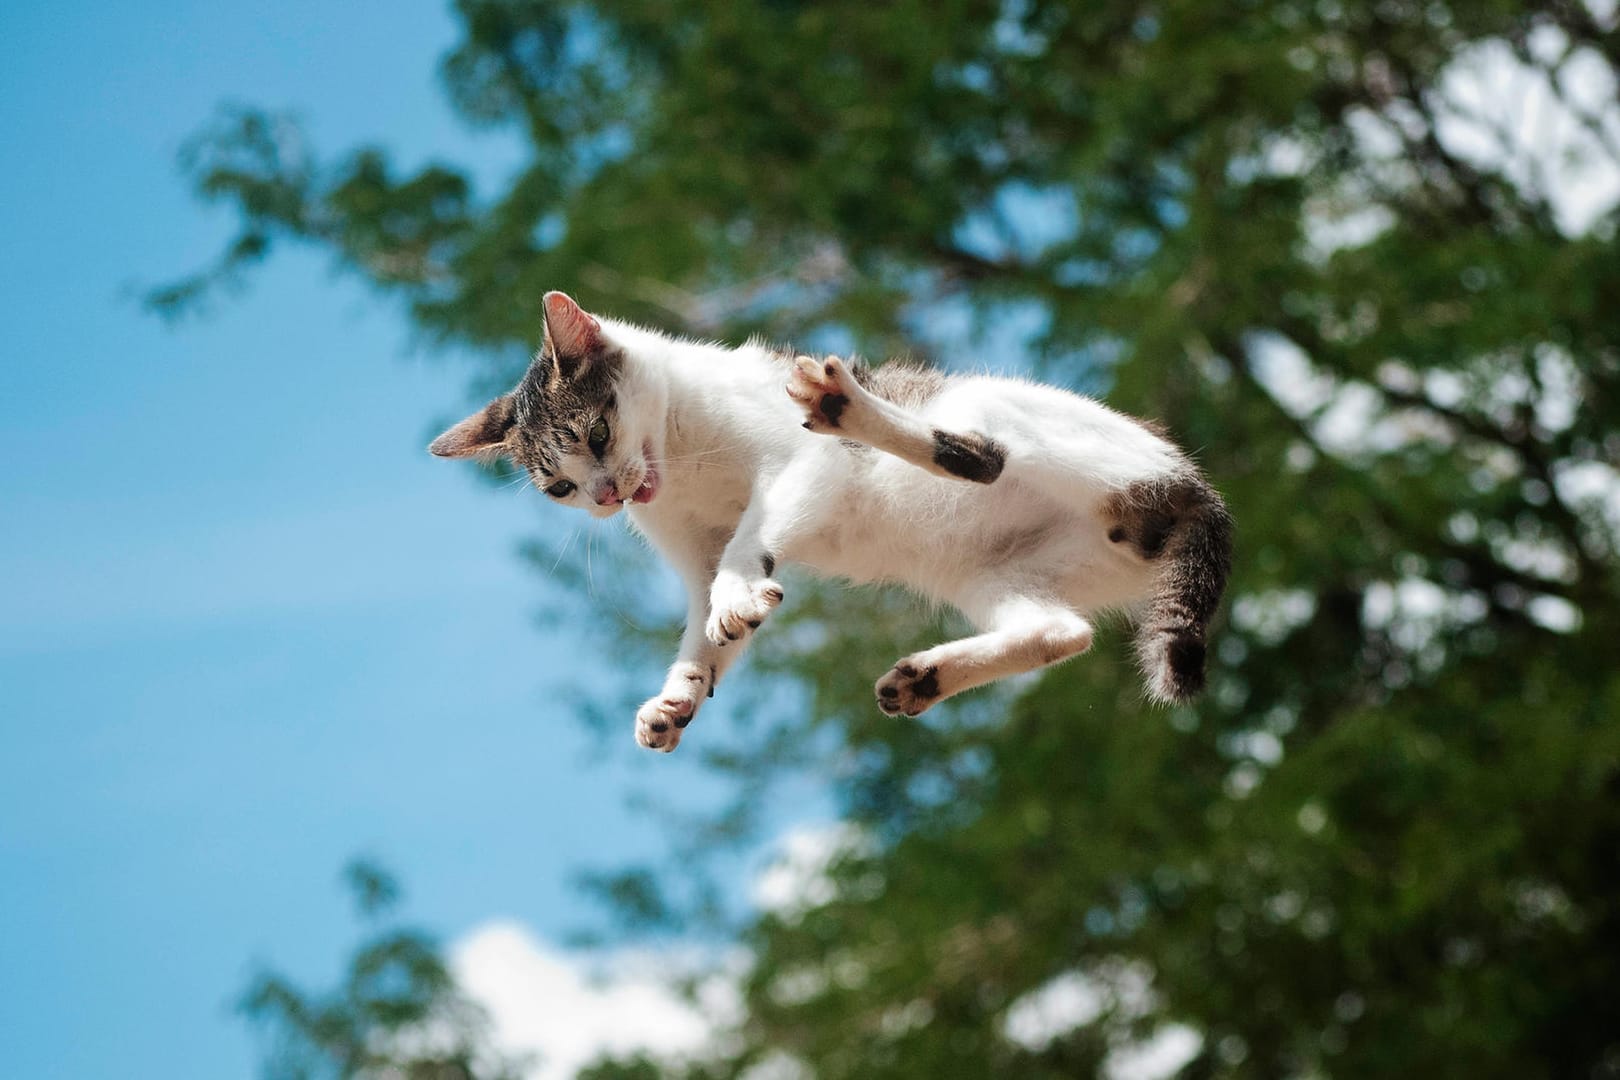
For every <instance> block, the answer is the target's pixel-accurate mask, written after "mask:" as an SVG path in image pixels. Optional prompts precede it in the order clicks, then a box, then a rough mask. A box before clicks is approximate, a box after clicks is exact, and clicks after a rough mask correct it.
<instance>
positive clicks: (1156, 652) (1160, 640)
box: [1137, 627, 1205, 705]
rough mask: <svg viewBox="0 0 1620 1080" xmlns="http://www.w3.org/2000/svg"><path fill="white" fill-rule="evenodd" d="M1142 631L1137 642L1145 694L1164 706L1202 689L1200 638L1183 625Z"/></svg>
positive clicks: (1185, 699)
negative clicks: (1145, 685) (1145, 689)
mask: <svg viewBox="0 0 1620 1080" xmlns="http://www.w3.org/2000/svg"><path fill="white" fill-rule="evenodd" d="M1143 631H1144V632H1143V633H1142V634H1141V636H1140V637H1139V638H1138V641H1137V645H1138V651H1139V654H1140V656H1141V660H1142V673H1143V674H1144V675H1145V676H1146V677H1147V690H1148V694H1149V695H1150V696H1151V697H1152V698H1153V699H1154V700H1155V701H1158V702H1161V703H1163V704H1166V705H1173V704H1176V703H1177V702H1182V701H1187V700H1188V699H1190V698H1193V697H1196V696H1197V695H1198V694H1199V693H1200V692H1201V691H1202V690H1203V689H1204V652H1205V649H1204V640H1203V638H1202V637H1201V636H1199V635H1198V634H1197V633H1196V632H1195V631H1193V630H1191V629H1189V628H1185V627H1176V628H1173V629H1172V628H1166V627H1158V628H1153V627H1144V628H1143Z"/></svg>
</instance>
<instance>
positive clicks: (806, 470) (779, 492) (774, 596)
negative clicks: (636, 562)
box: [705, 455, 823, 648]
mask: <svg viewBox="0 0 1620 1080" xmlns="http://www.w3.org/2000/svg"><path fill="white" fill-rule="evenodd" d="M818 462H819V459H818V458H817V457H816V456H815V455H803V456H801V457H799V458H796V459H794V460H793V461H790V462H789V463H788V464H787V466H786V467H784V468H783V469H782V470H781V471H780V472H778V473H776V474H775V475H773V476H769V477H763V478H761V481H760V482H759V484H758V485H756V487H755V490H754V493H753V497H752V498H750V499H749V501H748V507H747V509H745V510H744V511H743V514H742V518H741V519H740V520H739V521H738V522H737V529H736V532H734V533H733V534H732V537H731V539H730V541H728V542H727V544H726V549H725V552H724V553H723V554H722V555H721V557H720V565H719V567H718V568H717V569H716V570H715V575H714V584H713V586H712V587H711V589H710V591H709V617H708V622H707V625H706V626H705V633H706V635H707V637H708V640H709V642H710V643H711V644H713V645H715V646H716V647H719V648H726V647H728V646H730V645H732V644H734V643H740V642H742V641H743V640H744V639H746V638H747V637H748V635H749V634H751V633H753V632H754V631H755V630H757V629H759V627H760V624H761V623H763V622H764V621H765V618H766V617H767V616H768V615H770V613H771V612H772V611H774V610H775V609H776V606H777V605H778V604H780V603H781V602H782V596H783V593H782V586H781V585H780V584H779V583H778V582H777V581H776V579H775V578H774V577H773V575H774V574H775V573H776V560H777V559H778V558H780V557H782V555H783V553H784V552H785V551H787V550H789V549H790V548H791V547H792V545H793V543H794V541H795V540H796V539H797V538H798V537H799V536H800V535H801V534H802V533H803V532H804V531H805V530H806V529H808V528H810V527H812V526H813V524H814V521H815V514H814V513H813V511H812V510H811V509H810V508H808V507H807V506H806V503H805V493H806V492H807V491H813V490H815V486H814V485H815V482H816V480H817V478H818V477H823V473H822V471H821V469H822V466H821V465H820V464H818Z"/></svg>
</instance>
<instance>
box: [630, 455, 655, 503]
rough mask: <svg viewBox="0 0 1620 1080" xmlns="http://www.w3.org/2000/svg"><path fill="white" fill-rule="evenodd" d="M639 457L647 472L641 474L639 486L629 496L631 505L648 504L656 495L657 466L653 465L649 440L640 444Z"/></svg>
mask: <svg viewBox="0 0 1620 1080" xmlns="http://www.w3.org/2000/svg"><path fill="white" fill-rule="evenodd" d="M641 456H642V458H643V459H645V461H646V462H647V471H646V472H645V473H643V474H642V477H641V486H640V487H638V488H636V490H635V491H634V493H632V494H631V496H630V501H631V502H633V503H650V502H652V501H653V496H654V495H657V494H658V466H657V465H655V464H653V456H652V442H651V441H650V440H649V441H647V442H644V443H642V444H641Z"/></svg>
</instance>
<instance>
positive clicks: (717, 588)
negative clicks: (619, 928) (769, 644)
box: [703, 577, 782, 646]
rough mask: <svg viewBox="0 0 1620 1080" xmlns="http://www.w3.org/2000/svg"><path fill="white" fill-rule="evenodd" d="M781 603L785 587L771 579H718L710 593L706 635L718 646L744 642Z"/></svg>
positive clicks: (705, 627)
mask: <svg viewBox="0 0 1620 1080" xmlns="http://www.w3.org/2000/svg"><path fill="white" fill-rule="evenodd" d="M781 602H782V586H780V585H778V584H777V583H776V582H774V581H772V580H771V579H770V578H760V579H758V580H756V581H745V580H744V579H742V578H740V577H728V578H722V579H717V580H716V581H715V583H714V588H713V589H712V590H711V592H710V593H709V620H708V622H707V623H705V624H704V627H703V634H704V636H705V637H707V638H708V639H709V641H710V642H712V643H713V644H715V645H720V646H724V645H726V644H728V643H730V642H733V641H741V640H742V639H743V638H745V637H747V636H748V635H749V634H751V633H753V632H754V631H755V630H758V629H759V624H760V623H762V622H764V621H765V617H766V616H767V615H769V614H770V613H771V611H772V610H773V609H774V608H775V607H776V605H778V604H780V603H781Z"/></svg>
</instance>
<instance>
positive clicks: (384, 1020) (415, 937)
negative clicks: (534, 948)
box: [239, 860, 522, 1080]
mask: <svg viewBox="0 0 1620 1080" xmlns="http://www.w3.org/2000/svg"><path fill="white" fill-rule="evenodd" d="M344 877H345V878H346V879H347V883H348V885H349V887H350V888H351V889H352V890H353V892H354V900H355V907H356V908H357V910H358V911H359V913H360V915H361V916H362V917H364V918H365V919H366V921H367V922H369V923H372V924H374V925H376V930H375V932H374V933H373V934H372V935H371V936H370V937H368V938H367V939H366V940H364V941H362V942H361V943H360V945H359V946H358V947H357V948H356V949H355V952H354V955H353V956H352V957H351V958H350V960H349V965H348V971H347V972H346V974H345V975H344V978H343V982H342V985H341V986H339V987H338V988H337V989H336V990H332V991H329V992H326V993H311V992H308V991H305V990H302V989H300V988H298V987H297V986H296V985H294V984H293V983H292V982H291V981H290V980H289V979H287V978H286V977H285V976H283V975H280V974H277V973H276V972H274V971H271V970H269V969H266V970H263V971H261V972H259V973H258V974H257V975H255V976H254V978H253V981H252V983H251V984H250V985H249V987H248V989H247V991H246V992H245V993H244V994H243V995H242V999H241V1002H240V1004H239V1008H240V1010H241V1012H242V1014H243V1015H244V1016H246V1017H247V1018H248V1019H249V1020H251V1021H252V1022H253V1023H254V1024H255V1025H257V1026H258V1027H260V1028H261V1029H263V1031H264V1032H265V1033H266V1034H267V1036H268V1047H267V1053H266V1056H265V1063H264V1075H265V1076H266V1077H267V1078H270V1080H317V1078H323V1077H334V1078H337V1077H342V1078H345V1080H348V1078H355V1080H365V1078H379V1080H380V1078H384V1077H388V1078H397V1080H515V1078H516V1077H518V1076H520V1075H521V1073H520V1071H519V1069H520V1066H521V1064H522V1063H521V1062H515V1061H511V1060H508V1059H507V1058H506V1057H505V1056H504V1055H502V1054H501V1053H500V1052H499V1051H498V1050H496V1049H495V1047H494V1046H493V1044H492V1042H491V1040H490V1037H489V1032H488V1022H487V1019H486V1018H485V1016H484V1014H483V1011H482V1010H481V1009H480V1008H479V1007H478V1006H477V1005H476V1004H474V1003H473V1002H472V1001H470V1000H468V999H467V998H466V997H465V996H464V995H463V994H462V993H461V991H460V990H458V989H457V988H456V985H455V982H454V980H453V979H452V978H451V975H450V972H449V970H448V969H447V968H446V967H445V965H444V961H443V959H442V958H441V956H440V954H439V949H438V945H437V943H436V942H435V941H434V940H433V939H432V938H431V937H429V936H427V935H426V934H424V933H423V932H421V931H419V930H415V929H411V928H408V927H399V926H383V925H380V921H381V920H382V919H383V917H384V916H386V915H387V913H388V912H389V911H390V910H391V909H392V908H393V906H394V905H395V903H397V902H398V900H399V889H398V887H397V886H396V885H395V883H394V881H393V879H392V878H391V877H389V876H388V874H387V873H386V872H384V871H383V870H381V869H379V868H378V867H376V866H375V865H373V864H371V863H368V862H365V861H358V860H357V861H355V862H353V863H351V864H350V865H349V866H348V867H347V868H346V870H345V871H344Z"/></svg>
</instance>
